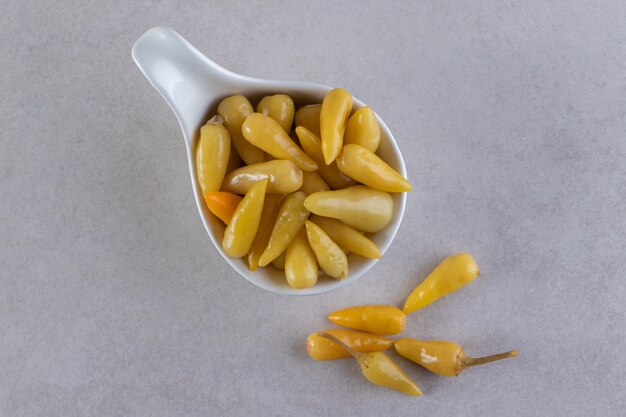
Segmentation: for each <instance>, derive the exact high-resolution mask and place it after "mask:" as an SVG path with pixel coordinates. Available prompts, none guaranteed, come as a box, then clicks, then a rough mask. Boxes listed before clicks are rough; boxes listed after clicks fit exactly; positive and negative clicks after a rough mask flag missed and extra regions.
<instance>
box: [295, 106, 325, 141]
mask: <svg viewBox="0 0 626 417" xmlns="http://www.w3.org/2000/svg"><path fill="white" fill-rule="evenodd" d="M321 109H322V105H321V104H308V105H306V106H302V107H300V108H299V109H298V111H297V112H296V127H297V126H303V127H305V128H307V129H308V130H310V131H311V132H313V134H315V136H317V137H319V136H320V110H321Z"/></svg>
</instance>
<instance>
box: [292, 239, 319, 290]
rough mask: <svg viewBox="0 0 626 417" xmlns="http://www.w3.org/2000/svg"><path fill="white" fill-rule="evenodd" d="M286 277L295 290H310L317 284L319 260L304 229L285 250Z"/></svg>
mask: <svg viewBox="0 0 626 417" xmlns="http://www.w3.org/2000/svg"><path fill="white" fill-rule="evenodd" d="M285 277H286V278H287V283H288V284H289V285H290V286H291V287H293V288H309V287H312V286H313V285H315V283H316V282H317V260H316V259H315V254H314V253H313V249H311V246H310V245H309V241H308V240H307V237H306V232H305V231H304V228H301V229H300V231H299V232H298V234H297V235H296V237H295V238H294V239H293V240H292V241H291V243H290V244H289V246H287V249H286V250H285Z"/></svg>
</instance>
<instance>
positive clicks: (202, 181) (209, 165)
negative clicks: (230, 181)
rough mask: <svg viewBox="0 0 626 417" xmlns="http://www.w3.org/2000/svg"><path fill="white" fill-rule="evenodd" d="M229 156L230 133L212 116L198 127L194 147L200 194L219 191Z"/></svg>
mask: <svg viewBox="0 0 626 417" xmlns="http://www.w3.org/2000/svg"><path fill="white" fill-rule="evenodd" d="M229 157H230V134H229V133H228V130H227V129H226V128H225V127H224V126H223V125H222V123H221V121H220V120H216V118H213V119H211V120H209V122H208V123H207V124H205V125H204V126H202V127H201V128H200V139H199V140H198V144H197V147H196V170H197V172H198V184H199V185H200V190H201V191H202V195H205V194H206V193H208V192H211V191H219V189H220V186H221V185H222V180H223V179H224V174H225V173H226V168H227V166H228V159H229Z"/></svg>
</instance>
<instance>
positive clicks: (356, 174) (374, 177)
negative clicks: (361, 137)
mask: <svg viewBox="0 0 626 417" xmlns="http://www.w3.org/2000/svg"><path fill="white" fill-rule="evenodd" d="M337 168H339V171H341V172H342V173H343V174H344V175H346V176H348V177H350V178H352V179H354V180H356V181H358V182H360V183H362V184H365V185H367V186H368V187H371V188H374V189H376V190H380V191H387V192H390V193H400V192H404V191H411V184H410V183H409V182H408V181H407V180H406V179H405V178H404V177H403V176H402V175H400V174H399V173H398V172H396V170H394V169H393V168H391V167H390V166H389V165H387V163H386V162H385V161H383V160H382V159H380V158H379V157H378V156H377V155H376V154H374V153H372V152H371V151H369V150H368V149H366V148H364V147H363V146H361V145H356V144H349V145H346V146H344V147H343V149H342V150H341V152H340V153H339V156H338V157H337Z"/></svg>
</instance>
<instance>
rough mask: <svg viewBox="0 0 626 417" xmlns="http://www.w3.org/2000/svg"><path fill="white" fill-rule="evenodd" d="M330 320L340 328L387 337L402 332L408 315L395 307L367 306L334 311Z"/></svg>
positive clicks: (329, 317)
mask: <svg viewBox="0 0 626 417" xmlns="http://www.w3.org/2000/svg"><path fill="white" fill-rule="evenodd" d="M328 320H330V321H331V322H333V323H335V324H337V325H339V326H343V327H348V328H350V329H354V330H362V331H364V332H368V333H374V334H377V335H381V336H385V335H392V334H398V333H400V332H402V330H404V326H405V324H406V315H405V314H404V313H403V312H402V310H400V309H398V308H396V307H393V306H388V305H367V306H355V307H348V308H344V309H341V310H337V311H334V312H332V313H330V314H329V315H328Z"/></svg>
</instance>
